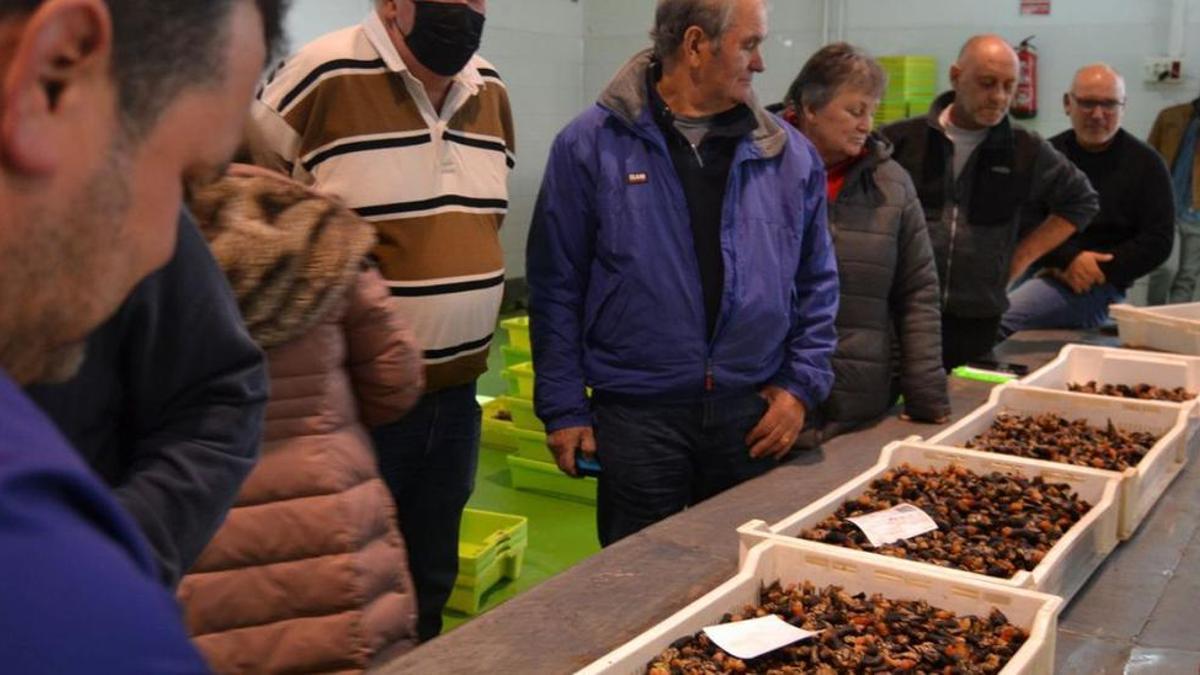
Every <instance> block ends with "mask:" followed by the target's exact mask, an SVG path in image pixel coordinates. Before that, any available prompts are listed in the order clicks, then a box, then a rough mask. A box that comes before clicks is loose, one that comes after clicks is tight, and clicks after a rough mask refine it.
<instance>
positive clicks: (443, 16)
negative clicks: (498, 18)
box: [401, 2, 483, 77]
mask: <svg viewBox="0 0 1200 675" xmlns="http://www.w3.org/2000/svg"><path fill="white" fill-rule="evenodd" d="M414 4H415V6H416V15H415V16H414V17H413V27H412V31H410V32H409V33H408V35H405V36H404V42H405V44H407V45H408V49H409V50H410V51H411V52H412V53H413V56H415V57H417V60H418V61H420V62H421V65H423V66H425V67H426V68H428V69H430V70H432V71H433V72H435V73H437V74H438V75H441V76H442V77H451V76H453V75H456V74H458V71H460V70H462V69H463V66H465V65H467V61H470V60H471V56H472V55H474V54H475V52H476V51H478V50H479V39H480V38H481V37H482V36H483V15H482V14H480V13H479V12H476V11H475V10H473V9H471V8H470V7H468V6H467V5H463V4H458V3H454V4H450V3H445V2H417V3H414ZM401 34H403V31H401Z"/></svg>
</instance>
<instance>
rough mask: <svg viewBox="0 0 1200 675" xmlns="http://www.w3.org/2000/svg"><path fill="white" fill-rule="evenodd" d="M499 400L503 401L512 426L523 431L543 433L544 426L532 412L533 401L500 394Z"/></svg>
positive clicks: (544, 430)
mask: <svg viewBox="0 0 1200 675" xmlns="http://www.w3.org/2000/svg"><path fill="white" fill-rule="evenodd" d="M500 400H502V401H504V407H505V408H507V409H508V412H509V413H510V414H511V415H512V421H513V426H514V427H516V428H517V429H524V430H525V431H540V432H542V433H543V434H544V433H545V432H546V426H545V425H544V424H542V421H541V420H540V419H538V417H537V415H536V414H534V412H533V401H531V400H529V399H527V398H514V397H512V396H501V397H500Z"/></svg>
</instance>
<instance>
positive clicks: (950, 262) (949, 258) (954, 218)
mask: <svg viewBox="0 0 1200 675" xmlns="http://www.w3.org/2000/svg"><path fill="white" fill-rule="evenodd" d="M957 232H958V204H957V203H955V204H954V207H953V208H952V209H950V250H949V251H948V252H947V254H946V290H944V291H942V311H943V312H945V311H946V307H947V306H948V305H949V304H950V279H951V278H952V277H951V275H950V270H951V269H953V267H954V236H955V233H957Z"/></svg>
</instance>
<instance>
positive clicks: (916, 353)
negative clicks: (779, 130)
mask: <svg viewBox="0 0 1200 675" xmlns="http://www.w3.org/2000/svg"><path fill="white" fill-rule="evenodd" d="M885 85H886V76H885V75H884V73H883V70H882V69H881V68H880V67H879V64H878V63H876V62H875V60H874V59H872V58H871V57H870V56H869V55H868V54H866V53H865V52H863V51H862V50H859V49H857V48H855V47H852V46H851V45H848V44H846V43H844V42H842V43H834V44H831V45H828V46H826V47H823V48H822V49H821V50H819V51H818V52H817V53H816V54H814V55H813V56H812V58H810V59H809V60H808V62H807V63H806V64H805V65H804V68H803V69H802V70H801V71H800V75H799V76H798V77H797V78H796V80H795V82H793V83H792V86H791V88H790V89H789V90H788V96H787V99H786V100H785V102H784V104H783V106H782V116H783V117H784V118H785V119H787V120H788V121H789V122H791V123H792V124H793V125H795V126H796V127H797V128H798V129H800V131H802V132H803V133H804V134H805V136H807V137H808V139H809V140H811V141H812V143H813V145H814V146H816V149H817V152H818V153H820V155H821V158H822V159H823V160H824V161H825V166H826V171H827V174H828V197H829V229H830V233H831V234H832V236H833V242H834V249H835V250H836V253H837V261H838V272H839V279H840V282H841V303H840V308H839V310H838V317H837V331H838V346H837V352H836V353H835V355H834V358H833V369H834V384H833V393H832V394H830V396H829V399H828V400H826V402H825V403H824V404H823V405H822V406H821V408H820V409H819V411H817V415H816V418H817V419H815V420H814V423H815V427H814V429H815V433H814V434H806V436H808V438H806V439H804V440H805V442H807V443H814V444H815V443H819V442H820V441H822V440H826V439H828V438H830V437H832V436H834V435H837V434H840V433H843V432H845V431H848V430H850V429H853V428H855V427H858V426H862V425H864V424H867V423H869V422H872V421H874V420H876V419H878V418H880V417H881V416H883V415H884V414H885V413H887V411H888V410H889V409H890V408H891V407H892V405H893V404H894V403H895V402H896V398H897V396H899V395H903V396H904V415H905V416H906V417H908V418H911V419H913V420H917V421H922V422H931V423H932V422H943V421H945V420H946V418H947V416H948V415H949V413H950V404H949V397H948V395H947V392H946V373H945V371H944V370H943V369H942V360H941V354H942V340H941V312H940V310H939V308H938V279H937V269H936V268H935V267H934V261H933V249H932V246H931V245H930V242H929V232H928V230H927V229H926V226H925V216H924V213H923V211H922V210H921V203H920V202H919V201H918V199H917V193H916V189H915V188H914V187H913V183H912V179H911V178H910V177H909V175H908V173H907V172H906V171H905V170H904V169H903V168H902V167H901V166H900V165H899V164H897V163H896V162H895V161H894V160H892V159H891V145H890V144H889V143H888V142H887V140H886V139H884V138H883V137H882V136H880V135H878V134H874V133H872V132H871V125H872V121H873V117H874V113H875V109H876V107H877V106H878V105H879V99H880V96H881V95H882V94H883V90H884V87H885Z"/></svg>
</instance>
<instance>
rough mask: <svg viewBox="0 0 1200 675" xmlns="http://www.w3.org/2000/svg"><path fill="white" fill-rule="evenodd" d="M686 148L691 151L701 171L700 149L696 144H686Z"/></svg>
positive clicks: (702, 159)
mask: <svg viewBox="0 0 1200 675" xmlns="http://www.w3.org/2000/svg"><path fill="white" fill-rule="evenodd" d="M688 147H690V148H691V149H692V154H693V155H695V156H696V163H697V164H699V165H700V168H701V169H703V168H704V158H703V157H701V156H700V148H697V147H696V144H695V143H691V142H689V143H688Z"/></svg>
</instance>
